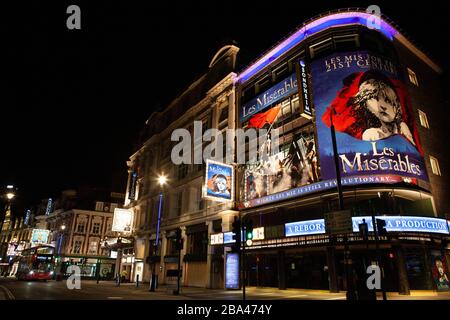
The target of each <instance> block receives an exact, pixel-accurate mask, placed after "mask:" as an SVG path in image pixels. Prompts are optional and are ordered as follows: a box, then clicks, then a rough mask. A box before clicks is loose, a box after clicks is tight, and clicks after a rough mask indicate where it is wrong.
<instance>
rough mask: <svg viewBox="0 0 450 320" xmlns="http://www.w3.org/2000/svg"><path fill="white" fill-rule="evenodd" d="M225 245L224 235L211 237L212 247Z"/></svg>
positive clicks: (218, 234) (219, 234)
mask: <svg viewBox="0 0 450 320" xmlns="http://www.w3.org/2000/svg"><path fill="white" fill-rule="evenodd" d="M216 244H223V233H217V234H212V235H211V245H216Z"/></svg>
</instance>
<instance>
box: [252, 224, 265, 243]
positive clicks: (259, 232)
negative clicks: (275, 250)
mask: <svg viewBox="0 0 450 320" xmlns="http://www.w3.org/2000/svg"><path fill="white" fill-rule="evenodd" d="M253 240H264V227H260V228H254V229H253Z"/></svg>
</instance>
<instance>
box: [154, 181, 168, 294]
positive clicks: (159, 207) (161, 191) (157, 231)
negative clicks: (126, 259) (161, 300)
mask: <svg viewBox="0 0 450 320" xmlns="http://www.w3.org/2000/svg"><path fill="white" fill-rule="evenodd" d="M166 182H167V177H166V176H165V175H164V174H161V175H160V176H159V177H158V183H159V186H160V192H159V205H158V221H157V224H156V241H155V245H154V247H153V254H154V256H156V254H157V253H158V246H159V230H160V227H161V213H162V205H163V188H164V185H165V184H166ZM155 282H156V261H153V263H152V279H151V283H150V291H151V292H154V291H155V288H156V283H155Z"/></svg>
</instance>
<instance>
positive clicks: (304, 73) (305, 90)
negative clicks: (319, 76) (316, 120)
mask: <svg viewBox="0 0 450 320" xmlns="http://www.w3.org/2000/svg"><path fill="white" fill-rule="evenodd" d="M299 79H300V85H299V86H298V88H299V91H298V96H299V98H300V115H301V116H302V117H304V118H306V119H311V118H312V106H311V88H310V84H309V83H310V81H309V70H308V66H307V65H306V63H305V61H304V60H300V61H299Z"/></svg>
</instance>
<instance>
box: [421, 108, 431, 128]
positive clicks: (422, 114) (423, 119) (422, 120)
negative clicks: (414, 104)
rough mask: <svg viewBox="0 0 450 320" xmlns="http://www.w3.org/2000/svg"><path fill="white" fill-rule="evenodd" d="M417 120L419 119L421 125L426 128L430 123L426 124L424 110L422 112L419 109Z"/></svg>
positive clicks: (426, 119)
mask: <svg viewBox="0 0 450 320" xmlns="http://www.w3.org/2000/svg"><path fill="white" fill-rule="evenodd" d="M419 120H420V124H421V125H422V127H425V128H427V129H429V128H430V125H429V124H428V118H427V114H426V113H425V112H423V111H422V110H419Z"/></svg>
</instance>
